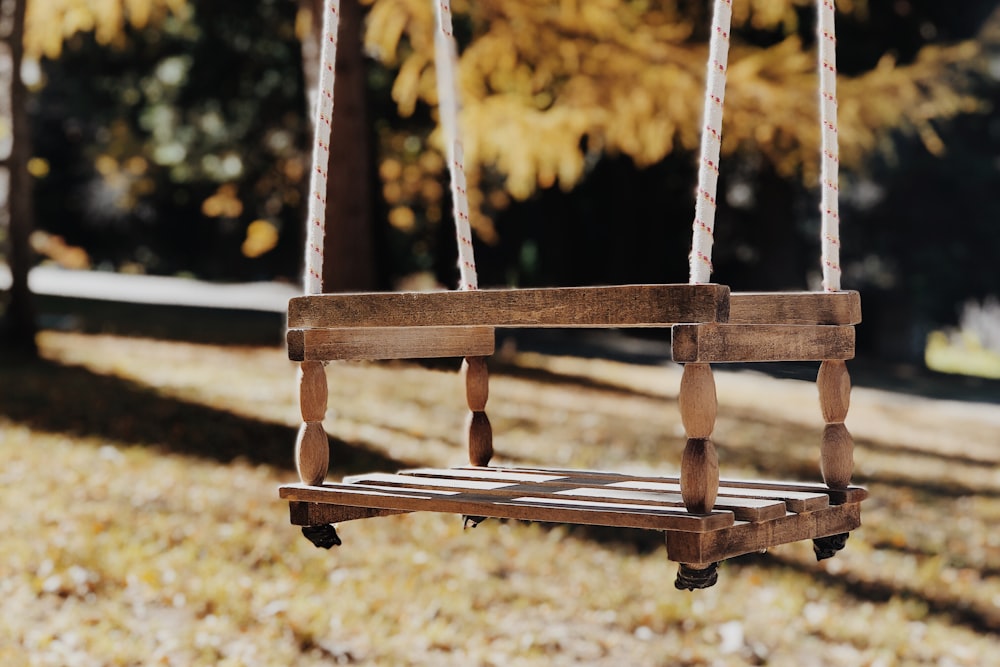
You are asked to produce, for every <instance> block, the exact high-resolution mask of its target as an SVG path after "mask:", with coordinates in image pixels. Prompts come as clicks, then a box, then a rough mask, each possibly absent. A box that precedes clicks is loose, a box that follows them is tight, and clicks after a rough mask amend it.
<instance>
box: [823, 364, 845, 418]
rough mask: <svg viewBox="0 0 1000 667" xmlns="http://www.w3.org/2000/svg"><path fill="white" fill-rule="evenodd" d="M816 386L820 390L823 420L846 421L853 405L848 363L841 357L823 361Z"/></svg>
mask: <svg viewBox="0 0 1000 667" xmlns="http://www.w3.org/2000/svg"><path fill="white" fill-rule="evenodd" d="M816 388H817V389H818V390H819V406H820V411H821V412H822V413H823V421H825V422H826V423H827V424H842V423H844V420H845V419H847V411H848V410H849V409H850V407H851V375H850V373H848V372H847V364H846V363H844V362H843V361H842V360H839V359H838V360H827V361H824V362H823V363H821V364H820V365H819V373H817V374H816Z"/></svg>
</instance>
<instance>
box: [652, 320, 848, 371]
mask: <svg viewBox="0 0 1000 667" xmlns="http://www.w3.org/2000/svg"><path fill="white" fill-rule="evenodd" d="M671 351H672V353H673V359H674V361H676V362H677V363H694V362H703V363H708V362H712V363H726V362H759V361H823V360H825V359H853V358H854V327H853V326H826V325H822V326H800V325H784V324H678V325H675V326H674V327H673V328H672V330H671Z"/></svg>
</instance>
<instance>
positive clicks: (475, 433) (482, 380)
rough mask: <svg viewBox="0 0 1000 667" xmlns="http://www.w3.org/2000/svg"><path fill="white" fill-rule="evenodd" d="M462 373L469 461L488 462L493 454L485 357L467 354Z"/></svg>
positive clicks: (488, 385)
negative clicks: (466, 405)
mask: <svg viewBox="0 0 1000 667" xmlns="http://www.w3.org/2000/svg"><path fill="white" fill-rule="evenodd" d="M462 377H463V378H464V379H465V399H466V402H467V403H468V405H469V416H468V417H467V418H466V421H465V432H466V434H467V437H468V445H469V462H470V463H471V464H472V465H474V466H487V465H489V464H490V459H492V458H493V427H492V426H490V420H489V418H488V417H487V416H486V401H487V400H489V397H490V375H489V369H488V368H487V367H486V357H466V358H465V361H464V362H462Z"/></svg>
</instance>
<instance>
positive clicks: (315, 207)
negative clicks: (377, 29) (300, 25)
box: [303, 0, 340, 294]
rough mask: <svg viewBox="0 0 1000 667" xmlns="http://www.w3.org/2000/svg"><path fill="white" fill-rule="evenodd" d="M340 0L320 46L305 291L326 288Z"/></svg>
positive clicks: (333, 4) (329, 4)
mask: <svg viewBox="0 0 1000 667" xmlns="http://www.w3.org/2000/svg"><path fill="white" fill-rule="evenodd" d="M339 26H340V0H326V3H325V7H324V16H323V40H322V44H321V46H320V73H319V91H318V92H317V95H316V112H315V118H314V125H315V127H314V132H313V156H312V174H311V176H310V178H309V212H308V216H309V224H308V225H307V227H306V272H305V277H304V281H303V282H304V283H305V285H304V287H305V292H306V294H319V293H320V292H322V291H323V242H324V238H323V237H324V234H325V232H326V182H327V174H328V171H329V168H330V130H331V128H332V125H333V85H334V71H335V69H336V61H337V29H338V27H339Z"/></svg>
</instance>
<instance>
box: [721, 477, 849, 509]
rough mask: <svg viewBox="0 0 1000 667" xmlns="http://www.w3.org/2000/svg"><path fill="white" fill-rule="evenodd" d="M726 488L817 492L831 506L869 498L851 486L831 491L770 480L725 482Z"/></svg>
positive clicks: (817, 485)
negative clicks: (821, 494) (822, 494)
mask: <svg viewBox="0 0 1000 667" xmlns="http://www.w3.org/2000/svg"><path fill="white" fill-rule="evenodd" d="M721 483H722V484H725V485H726V486H730V487H734V488H741V489H754V490H757V489H761V490H763V489H781V490H785V491H804V492H810V491H815V492H817V493H825V494H826V495H827V496H829V498H830V504H831V505H842V504H844V503H860V502H861V501H863V500H864V499H865V498H867V497H868V490H867V489H865V488H863V487H860V486H850V487H848V488H846V489H831V488H829V487H827V486H826V485H824V484H809V483H806V482H775V481H769V480H724V481H723V482H721Z"/></svg>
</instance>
